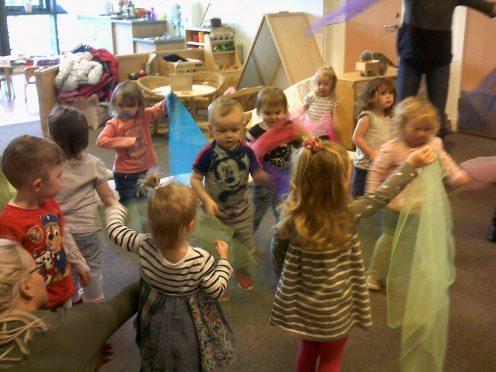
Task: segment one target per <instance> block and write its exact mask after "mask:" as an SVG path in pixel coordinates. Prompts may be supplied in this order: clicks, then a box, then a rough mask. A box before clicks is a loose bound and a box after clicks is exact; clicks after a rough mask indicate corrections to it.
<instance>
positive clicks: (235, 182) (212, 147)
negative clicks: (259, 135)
mask: <svg viewBox="0 0 496 372" xmlns="http://www.w3.org/2000/svg"><path fill="white" fill-rule="evenodd" d="M193 170H194V171H195V172H198V173H201V174H203V175H204V176H205V190H206V191H207V193H208V194H209V195H210V197H211V198H212V199H213V200H214V201H215V202H216V203H217V206H218V207H219V212H220V216H219V217H221V218H229V217H231V218H232V217H236V216H239V215H240V214H241V213H243V212H244V211H245V210H246V209H247V208H248V207H249V206H250V203H251V201H250V198H249V195H248V177H249V175H250V174H254V173H256V172H258V171H260V170H261V165H260V163H259V162H258V161H257V159H256V158H255V154H254V153H253V150H252V149H251V148H250V147H249V146H248V145H246V144H245V143H244V142H240V143H239V145H238V146H237V147H236V149H235V150H233V151H227V150H224V149H223V148H221V147H220V146H218V145H217V143H216V142H215V141H213V142H212V143H210V144H208V145H207V146H205V147H204V148H203V149H202V150H201V151H200V153H199V154H198V156H197V158H196V160H195V162H194V163H193Z"/></svg>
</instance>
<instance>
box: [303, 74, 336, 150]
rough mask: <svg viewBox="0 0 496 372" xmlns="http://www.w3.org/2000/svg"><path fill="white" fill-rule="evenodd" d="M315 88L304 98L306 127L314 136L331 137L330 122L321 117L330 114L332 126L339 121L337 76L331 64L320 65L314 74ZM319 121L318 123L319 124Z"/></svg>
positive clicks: (325, 138)
mask: <svg viewBox="0 0 496 372" xmlns="http://www.w3.org/2000/svg"><path fill="white" fill-rule="evenodd" d="M313 82H314V84H315V89H314V90H312V91H311V92H309V93H308V94H307V95H306V96H305V97H304V98H303V110H304V111H305V128H306V129H307V130H308V131H309V133H310V134H311V135H312V136H315V137H320V138H321V139H324V140H328V139H329V126H328V123H325V122H322V121H321V119H322V117H323V116H324V115H325V114H328V115H329V116H330V118H329V119H330V120H331V123H332V127H333V128H336V126H337V123H338V115H337V110H336V106H337V98H336V83H337V76H336V73H335V72H334V69H333V68H332V67H331V66H328V65H326V66H322V67H320V68H319V69H318V70H317V71H316V72H315V75H314V76H313ZM319 122H320V123H319ZM317 123H318V124H317Z"/></svg>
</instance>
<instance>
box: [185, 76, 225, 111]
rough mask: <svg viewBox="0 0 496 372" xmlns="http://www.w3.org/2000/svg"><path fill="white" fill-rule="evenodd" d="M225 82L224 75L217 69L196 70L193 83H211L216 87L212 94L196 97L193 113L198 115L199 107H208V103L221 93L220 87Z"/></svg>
mask: <svg viewBox="0 0 496 372" xmlns="http://www.w3.org/2000/svg"><path fill="white" fill-rule="evenodd" d="M223 84H224V76H223V75H222V74H220V73H218V72H215V71H206V70H204V71H196V72H194V73H193V85H209V86H211V87H214V88H215V91H213V92H212V93H210V94H206V95H204V96H202V97H196V98H194V100H193V102H192V105H191V106H192V107H191V110H192V112H191V115H193V117H194V118H195V117H196V112H197V111H198V109H199V108H201V109H208V105H210V103H212V101H213V100H214V99H215V98H217V97H218V96H219V95H220V91H219V89H220V88H221V87H222V85H223Z"/></svg>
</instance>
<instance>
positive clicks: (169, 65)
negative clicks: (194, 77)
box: [159, 58, 203, 76]
mask: <svg viewBox="0 0 496 372" xmlns="http://www.w3.org/2000/svg"><path fill="white" fill-rule="evenodd" d="M159 70H160V71H159V73H160V75H165V76H168V75H170V74H184V73H193V72H196V71H198V70H203V61H201V60H199V59H193V58H188V60H187V61H186V62H183V61H179V62H167V61H160V67H159Z"/></svg>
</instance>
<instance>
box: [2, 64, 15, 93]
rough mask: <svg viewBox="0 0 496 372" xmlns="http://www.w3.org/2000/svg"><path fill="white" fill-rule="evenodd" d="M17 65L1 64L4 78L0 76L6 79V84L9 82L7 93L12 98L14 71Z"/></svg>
mask: <svg viewBox="0 0 496 372" xmlns="http://www.w3.org/2000/svg"><path fill="white" fill-rule="evenodd" d="M15 68H16V66H11V65H0V71H1V70H3V74H4V78H0V81H1V80H5V84H7V95H8V96H9V99H11V98H12V93H13V92H12V71H14V69H15Z"/></svg>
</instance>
